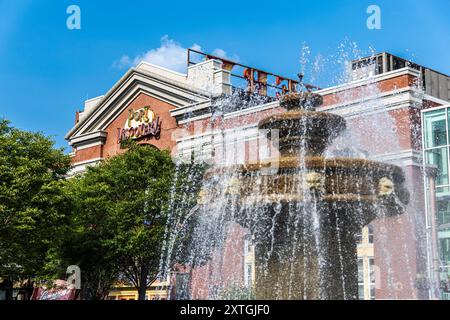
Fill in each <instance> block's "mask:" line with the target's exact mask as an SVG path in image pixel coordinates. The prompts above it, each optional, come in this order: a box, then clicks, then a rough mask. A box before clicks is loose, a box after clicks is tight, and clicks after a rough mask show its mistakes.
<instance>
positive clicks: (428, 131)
mask: <svg viewBox="0 0 450 320" xmlns="http://www.w3.org/2000/svg"><path fill="white" fill-rule="evenodd" d="M445 126H446V121H445V110H436V111H433V112H426V113H425V114H424V140H425V148H433V147H438V146H443V145H446V144H447V133H446V128H445Z"/></svg>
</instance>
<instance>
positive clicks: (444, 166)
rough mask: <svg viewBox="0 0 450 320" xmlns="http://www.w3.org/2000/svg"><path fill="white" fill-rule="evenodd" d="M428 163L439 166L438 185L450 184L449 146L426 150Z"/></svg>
mask: <svg viewBox="0 0 450 320" xmlns="http://www.w3.org/2000/svg"><path fill="white" fill-rule="evenodd" d="M426 158H427V159H426V160H427V164H431V165H434V166H436V167H437V169H438V174H437V177H436V185H437V186H442V185H448V151H447V147H444V148H438V149H433V150H428V151H427V152H426Z"/></svg>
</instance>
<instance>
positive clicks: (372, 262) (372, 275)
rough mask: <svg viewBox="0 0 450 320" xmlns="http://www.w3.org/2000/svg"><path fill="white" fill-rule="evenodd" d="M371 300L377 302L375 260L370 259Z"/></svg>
mask: <svg viewBox="0 0 450 320" xmlns="http://www.w3.org/2000/svg"><path fill="white" fill-rule="evenodd" d="M369 275H370V300H375V259H374V258H369Z"/></svg>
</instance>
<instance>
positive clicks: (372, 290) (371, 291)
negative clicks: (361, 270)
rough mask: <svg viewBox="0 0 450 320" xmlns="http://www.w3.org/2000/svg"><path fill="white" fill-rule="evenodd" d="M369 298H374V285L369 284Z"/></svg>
mask: <svg viewBox="0 0 450 320" xmlns="http://www.w3.org/2000/svg"><path fill="white" fill-rule="evenodd" d="M370 300H375V285H373V284H372V285H370Z"/></svg>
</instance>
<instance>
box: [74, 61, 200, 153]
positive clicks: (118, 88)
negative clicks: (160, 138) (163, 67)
mask: <svg viewBox="0 0 450 320" xmlns="http://www.w3.org/2000/svg"><path fill="white" fill-rule="evenodd" d="M141 94H145V95H148V96H150V97H153V98H155V99H158V100H160V101H162V102H165V103H167V104H170V105H171V106H173V107H174V108H175V109H176V108H183V107H186V106H188V105H191V104H198V103H204V102H207V101H209V94H208V93H207V92H206V91H203V90H200V89H198V88H195V87H193V86H191V85H188V84H185V83H182V82H180V81H176V80H173V79H170V78H168V77H165V76H161V75H159V74H156V73H152V72H149V71H147V70H142V69H135V68H133V69H130V70H129V71H128V72H127V73H126V74H125V75H124V76H123V77H122V79H121V80H119V82H117V83H116V84H115V85H114V87H113V88H112V89H111V90H110V91H109V92H108V93H107V94H106V95H105V96H104V97H103V98H102V99H101V101H100V102H99V103H98V105H97V106H96V107H94V108H92V109H91V110H89V111H87V114H85V115H83V118H82V119H81V120H80V121H79V122H78V123H77V124H76V125H75V127H74V128H72V129H71V130H70V132H69V133H68V134H67V135H66V139H67V140H69V141H70V143H71V145H73V146H75V145H77V144H80V143H82V142H83V141H84V142H88V143H94V141H93V140H92V137H93V136H97V137H99V138H100V139H101V140H104V139H105V137H104V134H101V133H102V132H105V130H106V128H107V127H108V126H109V125H110V124H111V123H112V122H113V121H114V119H116V118H117V117H118V116H119V115H120V114H122V113H123V112H124V111H126V109H127V108H128V106H129V104H130V103H131V102H132V101H133V100H134V99H136V97H138V96H139V95H141ZM85 137H86V138H87V139H84V138H85ZM99 142H100V140H99Z"/></svg>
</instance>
